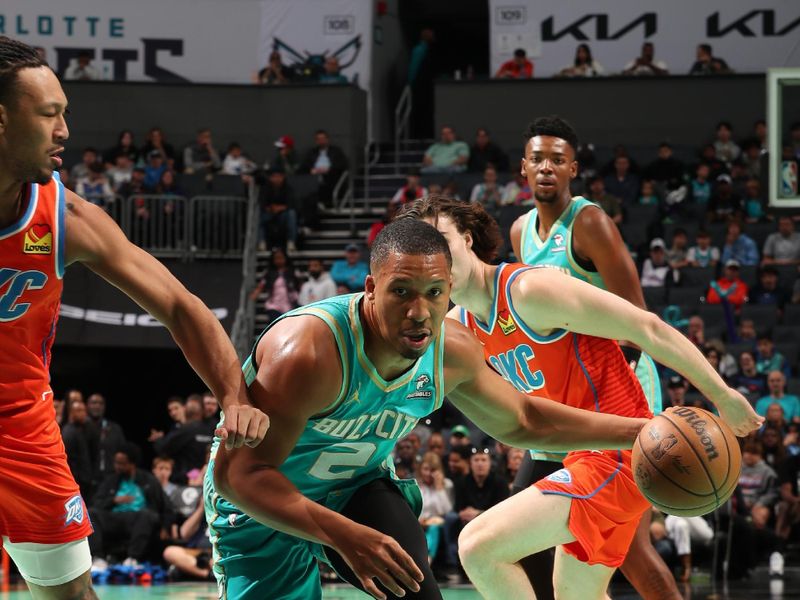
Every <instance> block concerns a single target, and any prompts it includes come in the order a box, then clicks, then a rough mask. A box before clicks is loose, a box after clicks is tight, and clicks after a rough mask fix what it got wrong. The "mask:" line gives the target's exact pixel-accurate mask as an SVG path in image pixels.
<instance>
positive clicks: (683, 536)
mask: <svg viewBox="0 0 800 600" xmlns="http://www.w3.org/2000/svg"><path fill="white" fill-rule="evenodd" d="M653 512H654V513H656V512H658V511H657V509H653ZM650 535H651V537H652V539H653V543H654V544H656V547H658V542H659V541H660V540H664V539H666V538H668V539H670V540H672V543H673V544H674V546H675V554H677V555H678V559H679V562H680V568H681V571H680V575H679V576H678V580H679V581H681V582H687V581H689V578H690V577H691V575H692V545H693V544H694V545H695V546H707V545H709V544H710V543H711V541H712V540H713V539H714V530H713V529H712V527H711V525H709V524H708V521H706V520H705V519H704V518H703V517H676V516H675V515H666V516H665V518H664V521H663V523H662V522H661V520H660V519H658V518H656V517H655V516H654V517H653V521H652V522H651V524H650ZM659 553H661V552H660V551H659Z"/></svg>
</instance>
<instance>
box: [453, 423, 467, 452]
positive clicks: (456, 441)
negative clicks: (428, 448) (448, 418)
mask: <svg viewBox="0 0 800 600" xmlns="http://www.w3.org/2000/svg"><path fill="white" fill-rule="evenodd" d="M457 446H469V447H470V448H471V447H472V440H471V439H470V432H469V429H467V427H465V426H464V425H456V426H455V427H453V428H452V429H451V430H450V447H451V448H456V447H457ZM467 458H469V457H467Z"/></svg>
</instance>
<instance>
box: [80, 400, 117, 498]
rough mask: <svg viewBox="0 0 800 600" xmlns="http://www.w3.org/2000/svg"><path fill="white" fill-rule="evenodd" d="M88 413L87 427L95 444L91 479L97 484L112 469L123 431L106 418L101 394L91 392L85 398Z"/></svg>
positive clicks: (104, 403) (104, 402) (104, 401)
mask: <svg viewBox="0 0 800 600" xmlns="http://www.w3.org/2000/svg"><path fill="white" fill-rule="evenodd" d="M86 409H87V412H88V414H89V419H88V420H87V422H86V424H87V428H88V429H89V430H90V431H91V432H92V437H93V438H94V439H95V440H97V445H96V448H95V451H94V453H93V456H92V463H93V469H92V471H93V479H94V482H95V484H99V483H100V482H101V481H102V480H103V479H105V477H106V476H107V475H110V474H111V472H112V471H113V470H114V455H115V454H116V453H117V451H118V450H119V449H120V448H122V447H123V446H124V444H125V441H126V440H125V433H124V432H123V431H122V427H120V425H119V423H117V422H115V421H112V420H111V419H108V418H106V399H105V398H104V397H103V396H102V394H92V395H91V396H89V398H88V399H87V400H86Z"/></svg>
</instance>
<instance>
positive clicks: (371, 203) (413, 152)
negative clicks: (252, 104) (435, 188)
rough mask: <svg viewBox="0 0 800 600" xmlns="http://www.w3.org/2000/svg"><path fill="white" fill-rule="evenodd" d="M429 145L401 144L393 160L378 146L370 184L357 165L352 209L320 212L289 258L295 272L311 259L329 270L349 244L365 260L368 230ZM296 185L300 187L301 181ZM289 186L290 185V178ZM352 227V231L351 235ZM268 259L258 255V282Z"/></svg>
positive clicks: (259, 322) (390, 150)
mask: <svg viewBox="0 0 800 600" xmlns="http://www.w3.org/2000/svg"><path fill="white" fill-rule="evenodd" d="M432 143H433V140H408V141H406V142H403V144H402V145H401V147H400V151H399V152H398V153H397V155H396V156H395V149H394V144H393V143H384V144H379V146H378V160H377V162H375V163H374V164H372V165H371V166H370V169H369V181H367V178H366V175H365V170H364V167H363V165H359V167H358V168H357V169H356V170H355V171H354V177H353V195H354V203H353V204H354V208H353V209H350V208H327V209H323V210H320V212H319V222H318V225H317V227H316V228H314V229H310V230H307V231H305V232H304V235H302V240H301V242H300V243H299V244H298V249H297V250H296V251H295V252H292V253H290V254H289V257H290V258H291V260H292V262H293V264H294V268H295V269H297V270H298V271H300V272H305V270H306V269H307V267H308V261H309V260H311V259H312V258H320V259H322V260H323V261H324V262H325V264H326V266H327V267H328V268H330V265H331V263H332V262H333V261H335V260H338V259H340V258H344V248H345V246H347V245H348V244H351V243H355V244H358V245H359V246H360V247H361V248H363V250H364V258H366V254H367V252H366V239H367V234H368V233H369V230H370V227H371V226H372V224H373V223H374V222H375V221H378V220H379V219H380V218H381V217H382V216H383V214H384V213H385V212H386V207H387V206H388V204H389V201H390V200H391V199H392V196H394V194H395V192H396V191H397V190H398V188H400V187H402V186H403V185H405V181H406V174H407V173H408V171H409V170H410V169H412V168H414V167H419V166H420V164H421V163H422V157H423V155H424V153H425V149H426V148H427V147H428V146H430V145H431V144H432ZM297 183H298V184H300V185H302V184H303V182H301V181H300V180H298V181H297ZM289 184H290V185H293V181H292V179H291V178H290V179H289ZM367 194H369V196H368V197H367ZM351 214H352V219H351ZM351 224H352V226H353V227H354V228H355V231H351ZM269 258H270V253H269V251H260V252H258V254H257V267H256V273H257V280H260V279H261V278H262V277H263V276H264V273H265V272H266V270H267V267H268V266H269ZM266 300H267V295H266V293H263V292H262V293H261V294H260V295H259V297H258V299H257V301H256V318H255V331H254V335H255V336H257V335H258V334H260V333H261V331H262V330H263V329H264V327H266V325H267V324H268V319H267V316H266V310H265V309H264V302H266Z"/></svg>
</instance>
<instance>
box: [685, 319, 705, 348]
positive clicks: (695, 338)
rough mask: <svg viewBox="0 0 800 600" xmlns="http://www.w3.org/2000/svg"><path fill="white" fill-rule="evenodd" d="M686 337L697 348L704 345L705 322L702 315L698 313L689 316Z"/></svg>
mask: <svg viewBox="0 0 800 600" xmlns="http://www.w3.org/2000/svg"><path fill="white" fill-rule="evenodd" d="M686 337H687V338H689V341H690V342H692V343H693V344H694V345H695V346H697V347H698V348H702V347H703V346H705V345H706V324H705V322H704V321H703V317H701V316H699V315H693V316H691V317H689V325H688V327H687V329H686Z"/></svg>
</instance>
